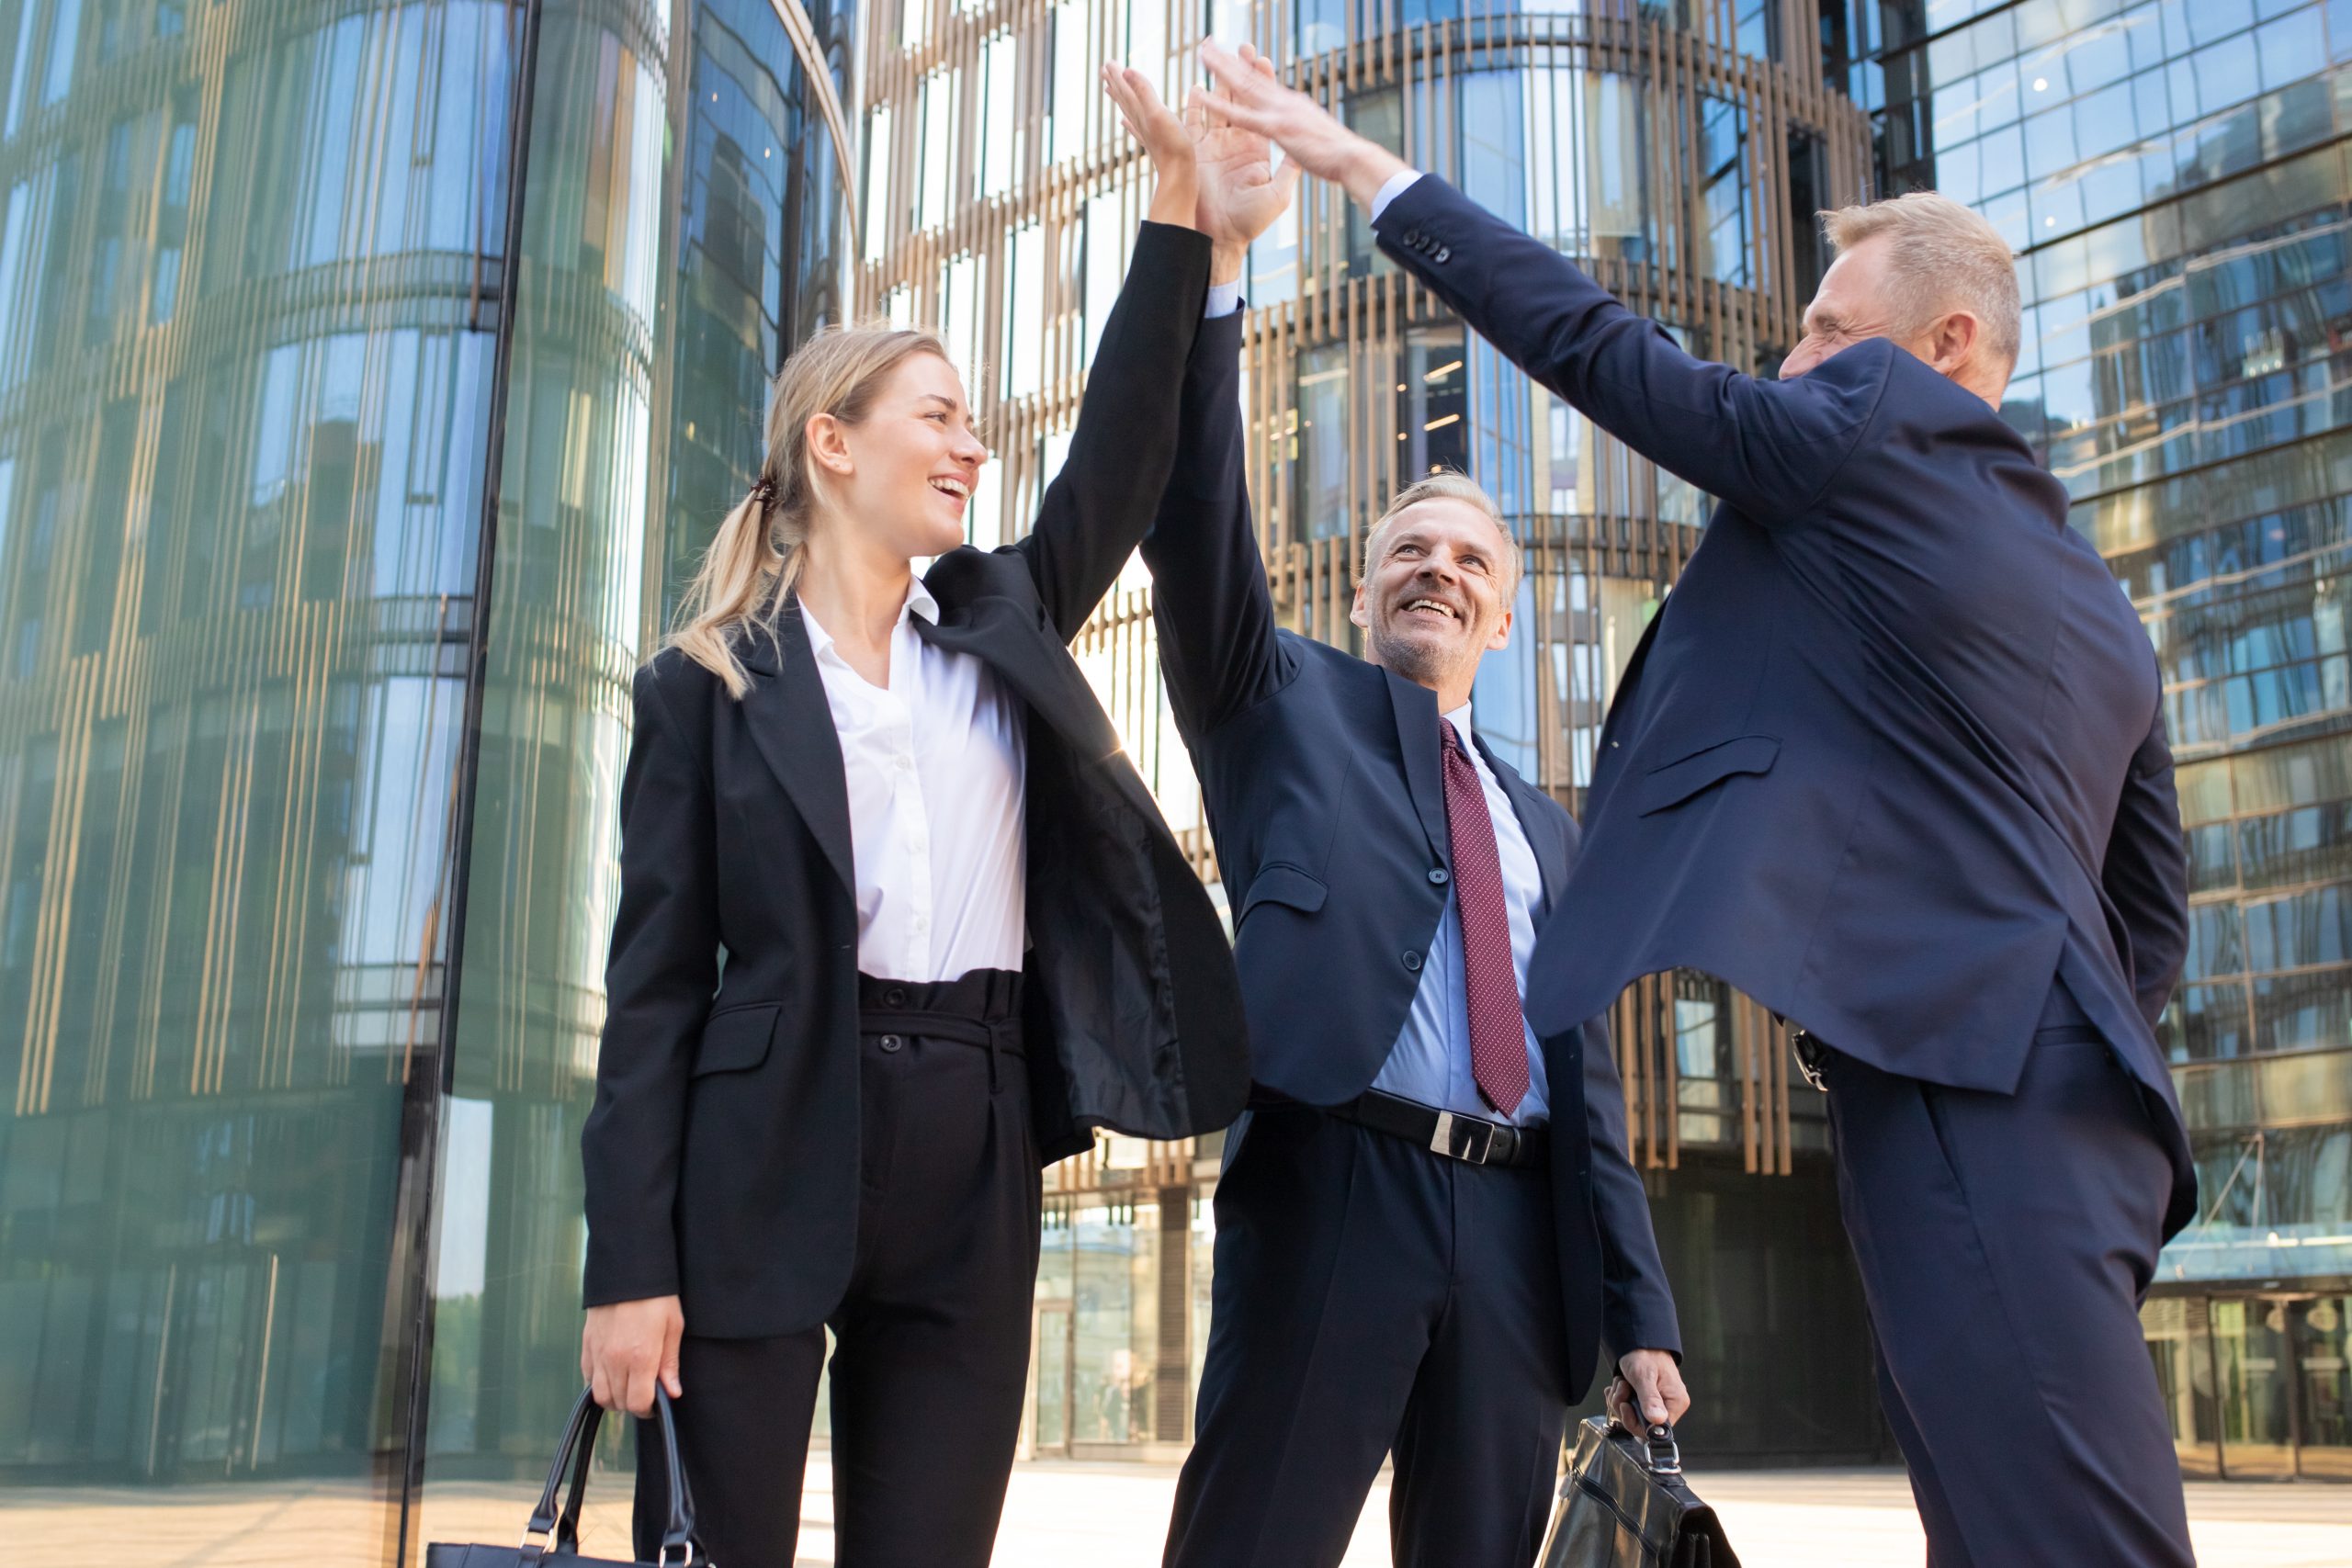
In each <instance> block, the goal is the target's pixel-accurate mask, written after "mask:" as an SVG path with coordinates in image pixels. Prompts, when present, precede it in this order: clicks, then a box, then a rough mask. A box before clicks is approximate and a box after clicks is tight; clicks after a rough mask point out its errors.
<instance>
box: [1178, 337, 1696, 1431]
mask: <svg viewBox="0 0 2352 1568" xmlns="http://www.w3.org/2000/svg"><path fill="white" fill-rule="evenodd" d="M1240 349H1241V317H1240V315H1239V314H1238V313H1236V314H1233V315H1230V316H1224V317H1219V318H1217V319H1216V320H1213V321H1205V322H1204V323H1203V324H1202V327H1201V332H1200V336H1199V338H1198V339H1197V340H1196V342H1195V343H1194V345H1193V353H1192V355H1191V358H1190V359H1189V361H1188V362H1187V365H1186V367H1185V375H1184V392H1183V412H1182V424H1181V426H1180V434H1179V443H1178V447H1177V460H1176V468H1175V473H1174V477H1173V478H1172V479H1170V482H1169V487H1168V491H1167V493H1166V496H1165V499H1164V500H1163V501H1162V502H1161V504H1160V510H1159V517H1158V519H1157V520H1156V521H1155V522H1154V523H1153V525H1152V529H1151V532H1150V533H1149V534H1148V535H1147V536H1145V538H1144V542H1143V556H1144V560H1145V561H1146V563H1147V564H1148V565H1149V566H1150V568H1151V572H1152V583H1153V593H1154V598H1155V605H1154V614H1155V615H1156V617H1157V620H1158V623H1159V650H1160V660H1161V662H1162V664H1163V666H1164V668H1165V670H1166V673H1167V678H1168V694H1169V699H1170V704H1171V705H1172V706H1173V708H1174V712H1175V716H1176V722H1177V727H1178V728H1179V729H1180V730H1181V731H1182V734H1183V736H1184V739H1185V743H1186V744H1187V746H1189V747H1190V749H1191V750H1192V754H1193V764H1194V766H1195V768H1196V769H1197V770H1198V772H1199V773H1200V779H1201V788H1202V792H1203V798H1204V803H1205V805H1206V807H1207V812H1208V818H1209V829H1210V832H1211V833H1212V834H1213V835H1214V836H1215V838H1216V850H1217V864H1218V866H1219V868H1220V869H1221V870H1222V872H1223V874H1224V877H1225V888H1226V893H1227V897H1228V898H1229V899H1230V900H1231V902H1232V908H1233V919H1234V961H1235V964H1236V965H1237V966H1238V969H1239V970H1240V974H1241V993H1242V1006H1243V1008H1244V1010H1246V1011H1247V1013H1248V1014H1249V1018H1250V1077H1251V1078H1252V1080H1253V1081H1254V1082H1255V1083H1256V1084H1257V1085H1259V1086H1260V1087H1261V1089H1269V1090H1272V1091H1273V1093H1274V1094H1276V1095H1279V1096H1283V1097H1285V1098H1287V1099H1291V1100H1302V1101H1305V1102H1306V1103H1307V1104H1310V1105H1336V1104H1340V1103H1342V1102H1344V1101H1346V1100H1352V1099H1354V1098H1355V1097H1356V1096H1357V1095H1360V1094H1362V1093H1363V1091H1364V1090H1365V1089H1369V1088H1370V1087H1371V1086H1372V1080H1373V1078H1374V1077H1375V1076H1376V1075H1377V1074H1378V1073H1379V1071H1380V1068H1381V1065H1382V1063H1384V1062H1385V1060H1386V1059H1387V1056H1388V1053H1389V1049H1390V1047H1392V1046H1393V1045H1395V1044H1396V1043H1397V1035H1398V1033H1399V1032H1401V1031H1402V1030H1403V1029H1404V1027H1405V1019H1406V1014H1407V1013H1408V1010H1410V1008H1411V1006H1412V999H1413V993H1414V991H1415V989H1416V988H1417V987H1419V984H1420V966H1421V963H1422V961H1423V958H1424V957H1425V955H1426V954H1427V953H1428V952H1429V949H1430V942H1431V941H1432V940H1433V939H1434V938H1435V936H1436V934H1437V930H1438V924H1439V921H1440V920H1441V919H1443V917H1444V913H1445V902H1446V898H1447V897H1448V894H1449V892H1450V890H1451V889H1450V886H1449V883H1450V878H1451V872H1450V869H1449V868H1450V866H1451V863H1452V852H1451V844H1450V840H1449V837H1448V834H1447V831H1446V820H1445V789H1444V779H1443V773H1442V765H1443V764H1442V753H1441V751H1440V750H1439V748H1440V746H1441V744H1442V741H1441V739H1440V735H1439V730H1438V711H1437V694H1435V693H1434V692H1432V691H1430V689H1429V688H1428V687H1426V686H1420V685H1416V684H1415V683H1413V682H1410V681H1407V680H1404V679H1402V678H1400V677H1398V676H1397V675H1394V674H1392V673H1390V672H1389V671H1385V670H1382V669H1380V668H1378V667H1377V666H1375V665H1372V664H1368V663H1366V662H1365V661H1364V660H1361V659H1358V658H1355V657H1354V656H1352V655H1351V654H1348V653H1345V652H1343V651H1341V650H1340V649H1334V648H1329V647H1326V646H1325V645H1323V644H1321V643H1317V642H1312V641H1309V640H1308V639H1306V638H1305V637H1298V636H1296V635H1295V634H1293V633H1290V632H1285V631H1281V630H1279V629H1277V627H1276V626H1275V624H1274V605H1273V600H1272V595H1271V594H1270V592H1268V589H1267V584H1266V571H1265V565H1264V562H1263V561H1262V559H1261V558H1260V555H1259V551H1258V539H1257V534H1256V532H1255V530H1254V529H1253V528H1252V526H1251V525H1250V494H1249V488H1248V485H1247V484H1246V482H1245V480H1244V477H1243V443H1242V431H1241V403H1240ZM1481 750H1482V754H1483V755H1484V756H1485V757H1486V760H1487V766H1489V767H1491V768H1493V769H1494V771H1495V776H1496V777H1497V778H1498V780H1500V781H1501V783H1502V785H1503V788H1504V790H1505V792H1506V793H1508V794H1509V795H1510V799H1511V802H1512V805H1513V807H1515V809H1516V810H1517V812H1518V815H1519V820H1520V825H1521V828H1522V829H1525V831H1526V834H1527V839H1528V842H1529V844H1530V845H1531V846H1532V848H1533V849H1534V852H1535V858H1536V862H1537V864H1538V866H1539V867H1540V869H1541V871H1542V873H1543V878H1544V907H1545V908H1549V907H1550V905H1551V903H1552V902H1553V900H1554V899H1555V897H1557V896H1558V894H1559V891H1560V889H1561V888H1562V887H1563V886H1565V885H1566V882H1567V879H1568V867H1569V865H1570V864H1571V863H1572V862H1573V860H1574V858H1575V855H1576V845H1577V829H1576V824H1575V822H1574V821H1572V820H1571V819H1570V818H1569V817H1568V814H1567V812H1566V811H1565V810H1563V809H1562V808H1561V807H1560V805H1559V804H1558V803H1557V802H1556V801H1555V800H1553V799H1552V798H1551V797H1550V796H1548V795H1544V794H1543V793H1542V792H1541V791H1539V790H1536V789H1533V788H1532V787H1531V786H1530V785H1529V784H1527V782H1526V781H1525V780H1523V779H1521V777H1520V776H1519V775H1518V774H1517V773H1513V772H1512V771H1511V770H1510V768H1509V767H1507V766H1505V765H1504V764H1503V763H1502V762H1501V761H1499V760H1498V758H1497V757H1496V756H1495V755H1494V753H1493V752H1491V751H1487V750H1484V748H1481ZM1543 912H1544V911H1543V910H1541V909H1539V910H1538V918H1539V923H1540V920H1541V917H1542V914H1543ZM1595 1011H1596V1012H1598V1011H1600V1009H1595ZM1539 1037H1540V1038H1541V1039H1542V1043H1543V1049H1544V1066H1545V1069H1546V1072H1547V1074H1548V1078H1549V1084H1550V1097H1551V1112H1552V1128H1553V1140H1552V1148H1553V1155H1552V1161H1553V1170H1552V1177H1553V1185H1554V1190H1555V1199H1556V1202H1557V1211H1558V1213H1559V1215H1560V1220H1561V1223H1560V1228H1559V1239H1560V1257H1559V1267H1560V1274H1561V1284H1562V1290H1563V1292H1564V1302H1565V1305H1566V1308H1567V1312H1566V1321H1567V1325H1568V1336H1569V1344H1568V1347H1567V1348H1568V1367H1569V1376H1570V1380H1571V1385H1572V1386H1574V1387H1576V1388H1579V1389H1581V1388H1583V1387H1584V1386H1586V1385H1587V1384H1588V1383H1589V1382H1590V1381H1591V1377H1592V1370H1593V1364H1594V1359H1595V1348H1596V1345H1595V1341H1596V1337H1599V1338H1605V1339H1606V1340H1607V1342H1608V1343H1609V1345H1610V1346H1611V1348H1613V1349H1614V1350H1615V1351H1616V1352H1617V1353H1619V1354H1623V1352H1625V1351H1627V1350H1633V1349H1664V1350H1677V1351H1679V1348H1680V1347H1681V1340H1680V1337H1679V1332H1678V1330H1677V1328H1676V1325H1675V1317H1674V1302H1673V1297H1672V1295H1671V1294H1670V1292H1668V1287H1667V1283H1666V1276H1665V1272H1664V1270H1663V1269H1662V1268H1661V1267H1660V1265H1659V1262H1658V1257H1657V1241H1656V1238H1655V1237H1654V1235H1652V1232H1651V1229H1650V1218H1649V1205H1648V1201H1647V1199H1646V1198H1645V1195H1644V1193H1643V1191H1642V1182H1641V1178H1640V1176H1639V1175H1638V1174H1637V1173H1636V1172H1635V1171H1634V1168H1633V1165H1632V1163H1631V1162H1630V1161H1629V1160H1628V1159H1627V1158H1626V1154H1625V1102H1624V1094H1623V1089H1622V1088H1621V1087H1620V1085H1619V1082H1618V1078H1617V1067H1616V1063H1615V1061H1614V1059H1613V1058H1612V1056H1611V1051H1610V1046H1609V1036H1608V1033H1607V1031H1606V1029H1605V1027H1604V1026H1603V1025H1602V1024H1601V1023H1600V1021H1598V1020H1595V1021H1592V1022H1590V1023H1586V1024H1584V1025H1583V1026H1582V1027H1581V1028H1579V1027H1578V1021H1575V1020H1571V1021H1567V1022H1566V1023H1565V1024H1558V1025H1555V1026H1554V1027H1553V1028H1552V1029H1550V1030H1548V1031H1540V1032H1539ZM1237 1157H1246V1156H1237Z"/></svg>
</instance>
